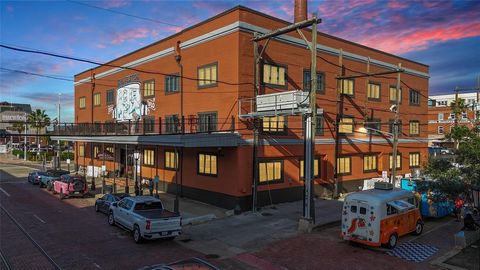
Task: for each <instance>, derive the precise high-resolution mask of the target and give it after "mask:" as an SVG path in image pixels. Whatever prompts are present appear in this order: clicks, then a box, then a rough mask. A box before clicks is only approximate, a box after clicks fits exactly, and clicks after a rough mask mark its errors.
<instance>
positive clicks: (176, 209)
mask: <svg viewBox="0 0 480 270" xmlns="http://www.w3.org/2000/svg"><path fill="white" fill-rule="evenodd" d="M180 43H181V42H180V40H179V41H177V44H176V46H175V61H176V62H177V65H178V67H179V68H180V121H181V125H180V129H181V133H182V135H184V134H185V117H184V116H183V64H182V53H181V48H180ZM181 152H182V153H181V157H180V158H181V161H180V162H178V160H177V159H178V158H179V154H178V151H177V148H176V147H175V159H174V162H175V201H174V212H175V213H179V212H180V209H179V203H180V201H179V198H178V196H179V185H178V173H179V172H180V178H181V179H180V183H182V184H183V181H182V180H183V171H182V167H183V147H182V148H181ZM179 163H180V164H179ZM179 165H180V168H179Z"/></svg>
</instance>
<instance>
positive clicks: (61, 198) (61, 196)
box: [60, 189, 65, 200]
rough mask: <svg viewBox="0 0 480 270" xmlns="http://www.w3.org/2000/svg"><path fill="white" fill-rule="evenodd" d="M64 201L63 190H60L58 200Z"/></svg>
mask: <svg viewBox="0 0 480 270" xmlns="http://www.w3.org/2000/svg"><path fill="white" fill-rule="evenodd" d="M63 199H65V194H63V189H60V200H63Z"/></svg>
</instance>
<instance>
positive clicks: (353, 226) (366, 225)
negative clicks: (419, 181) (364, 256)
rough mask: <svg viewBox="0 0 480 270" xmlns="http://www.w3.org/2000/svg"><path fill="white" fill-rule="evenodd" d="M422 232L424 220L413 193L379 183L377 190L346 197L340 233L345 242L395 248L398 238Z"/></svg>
mask: <svg viewBox="0 0 480 270" xmlns="http://www.w3.org/2000/svg"><path fill="white" fill-rule="evenodd" d="M422 231H423V221H422V217H421V215H420V211H419V209H418V207H417V203H416V198H415V195H414V194H413V193H412V192H411V191H407V190H403V189H399V188H393V187H392V185H391V184H388V183H378V184H377V183H376V185H375V188H374V189H370V190H365V191H359V192H354V193H351V194H349V195H347V196H346V197H345V201H344V203H343V209H342V232H341V237H342V238H343V239H344V240H349V241H354V242H358V243H362V244H365V245H369V246H381V245H384V246H386V247H388V248H394V247H395V246H396V245H397V242H398V237H400V236H402V235H405V234H408V233H412V232H413V233H415V234H421V233H422Z"/></svg>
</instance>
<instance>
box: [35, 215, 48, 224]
mask: <svg viewBox="0 0 480 270" xmlns="http://www.w3.org/2000/svg"><path fill="white" fill-rule="evenodd" d="M33 216H34V217H35V218H36V219H38V220H39V221H40V222H42V223H43V224H45V223H46V222H45V221H44V220H43V219H41V218H39V217H38V216H37V215H35V214H33Z"/></svg>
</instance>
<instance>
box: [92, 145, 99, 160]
mask: <svg viewBox="0 0 480 270" xmlns="http://www.w3.org/2000/svg"><path fill="white" fill-rule="evenodd" d="M98 152H99V148H98V146H94V147H93V158H97V157H98Z"/></svg>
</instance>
